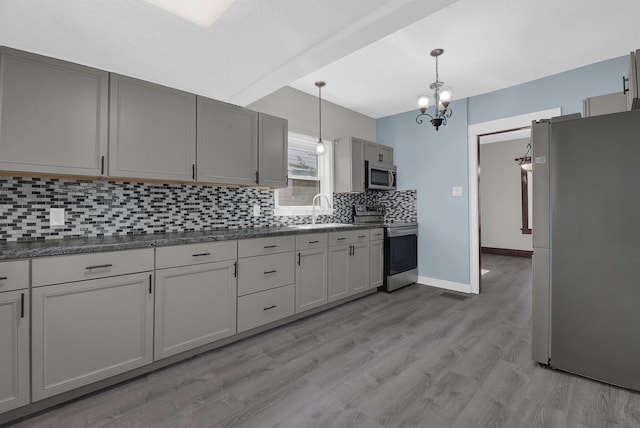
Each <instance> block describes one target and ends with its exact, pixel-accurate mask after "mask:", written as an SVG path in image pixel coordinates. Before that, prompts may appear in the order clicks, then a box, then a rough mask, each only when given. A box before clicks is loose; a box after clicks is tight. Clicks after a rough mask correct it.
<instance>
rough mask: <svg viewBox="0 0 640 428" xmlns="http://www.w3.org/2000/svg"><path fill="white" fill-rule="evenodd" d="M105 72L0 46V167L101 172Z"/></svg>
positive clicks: (104, 150) (104, 152) (104, 147)
mask: <svg viewBox="0 0 640 428" xmlns="http://www.w3.org/2000/svg"><path fill="white" fill-rule="evenodd" d="M108 84H109V81H108V73H107V72H105V71H101V70H96V69H93V68H89V67H85V66H81V65H77V64H72V63H69V62H66V61H60V60H56V59H52V58H46V57H42V56H39V55H34V54H30V53H26V52H21V51H17V50H14V49H9V48H0V106H1V108H0V170H5V171H25V172H35V173H51V174H72V175H90V176H99V175H104V174H105V173H106V170H105V167H106V165H105V164H104V162H105V160H106V159H105V156H106V155H107V119H108V117H107V114H108V113H107V109H108V99H107V97H108Z"/></svg>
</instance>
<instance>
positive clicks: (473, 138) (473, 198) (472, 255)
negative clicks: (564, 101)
mask: <svg viewBox="0 0 640 428" xmlns="http://www.w3.org/2000/svg"><path fill="white" fill-rule="evenodd" d="M560 114H561V111H560V108H554V109H550V110H543V111H538V112H534V113H527V114H523V115H519V116H512V117H508V118H504V119H498V120H492V121H489V122H482V123H476V124H473V125H469V127H468V132H467V135H468V153H469V158H468V160H469V173H468V176H469V272H470V278H469V282H470V287H469V288H470V291H471V293H475V294H478V293H480V284H481V281H482V280H481V277H482V274H481V270H480V269H481V268H480V207H479V197H478V193H479V177H480V169H479V167H480V164H479V162H478V154H479V150H478V146H479V144H478V138H479V136H483V135H484V136H486V135H489V134H500V133H502V132H504V131H510V130H514V129H520V128H526V127H530V126H531V122H532V121H534V120H539V119H546V118H550V117H554V116H559V115H560Z"/></svg>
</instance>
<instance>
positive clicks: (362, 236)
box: [358, 235, 367, 238]
mask: <svg viewBox="0 0 640 428" xmlns="http://www.w3.org/2000/svg"><path fill="white" fill-rule="evenodd" d="M366 237H367V235H360V236H358V238H366Z"/></svg>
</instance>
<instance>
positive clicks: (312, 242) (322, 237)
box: [296, 233, 329, 250]
mask: <svg viewBox="0 0 640 428" xmlns="http://www.w3.org/2000/svg"><path fill="white" fill-rule="evenodd" d="M328 238H329V237H328V234H326V233H308V234H305V235H298V236H296V250H310V249H312V248H322V247H326V246H327V241H328Z"/></svg>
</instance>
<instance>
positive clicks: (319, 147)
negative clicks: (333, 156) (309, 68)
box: [315, 81, 326, 156]
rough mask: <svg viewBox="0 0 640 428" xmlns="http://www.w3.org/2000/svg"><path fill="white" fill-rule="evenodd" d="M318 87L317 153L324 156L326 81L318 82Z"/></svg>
mask: <svg viewBox="0 0 640 428" xmlns="http://www.w3.org/2000/svg"><path fill="white" fill-rule="evenodd" d="M315 85H316V86H317V87H318V117H319V121H318V144H316V154H317V155H318V156H322V155H323V154H324V152H325V147H324V141H322V87H323V86H324V85H326V83H325V82H322V81H320V82H316V83H315Z"/></svg>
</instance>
